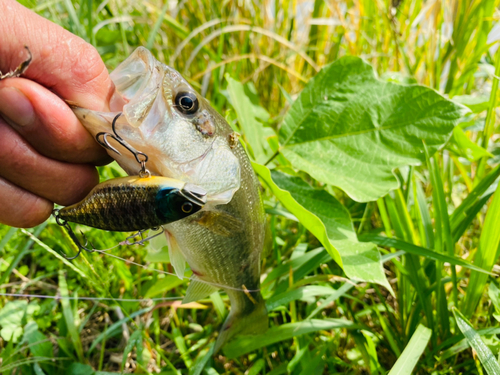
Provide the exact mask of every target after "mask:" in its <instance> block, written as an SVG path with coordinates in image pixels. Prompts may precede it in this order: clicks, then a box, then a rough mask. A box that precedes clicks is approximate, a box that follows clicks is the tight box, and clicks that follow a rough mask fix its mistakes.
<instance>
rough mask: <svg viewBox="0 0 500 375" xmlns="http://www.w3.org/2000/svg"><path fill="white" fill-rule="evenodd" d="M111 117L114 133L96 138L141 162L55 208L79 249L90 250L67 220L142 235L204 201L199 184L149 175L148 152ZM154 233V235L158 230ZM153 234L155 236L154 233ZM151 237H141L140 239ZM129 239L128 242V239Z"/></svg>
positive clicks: (185, 214)
mask: <svg viewBox="0 0 500 375" xmlns="http://www.w3.org/2000/svg"><path fill="white" fill-rule="evenodd" d="M120 115H121V114H119V115H117V116H116V117H115V118H114V119H113V124H112V129H113V134H110V133H99V134H97V135H96V139H97V141H98V142H99V143H100V144H101V145H102V146H103V147H105V148H108V149H111V150H113V151H114V152H116V153H118V154H119V153H120V152H119V151H118V150H116V149H115V148H114V147H113V146H111V145H110V144H109V141H108V138H112V139H114V140H115V141H116V142H118V143H120V144H121V145H122V146H124V147H125V148H126V149H127V150H128V151H130V152H131V153H132V154H134V156H135V158H136V160H137V162H138V163H139V164H140V165H141V171H140V172H139V176H130V177H121V178H115V179H111V180H108V181H105V182H102V183H100V184H99V185H97V186H96V187H94V189H92V191H91V192H90V193H89V194H88V195H87V196H86V197H85V198H84V199H83V200H82V201H80V202H78V203H76V204H74V205H71V206H67V207H64V208H62V209H56V210H54V212H53V216H54V217H55V219H56V222H57V223H58V224H59V225H61V226H63V227H65V228H66V230H67V231H68V233H69V235H70V237H71V238H72V239H73V241H74V242H75V243H76V245H77V246H78V248H79V251H78V254H77V255H76V256H74V257H72V258H68V259H74V258H76V257H77V256H78V255H79V254H80V252H81V250H86V251H93V249H88V248H87V247H86V244H85V245H82V244H81V243H80V242H79V241H78V239H77V237H76V235H75V234H74V232H73V230H72V229H71V227H70V226H69V224H68V223H69V222H72V223H77V224H83V225H87V226H89V227H94V228H98V229H103V230H109V231H117V232H132V231H134V232H137V234H136V235H133V236H130V237H129V238H133V237H136V236H137V235H139V234H140V235H141V237H142V234H143V233H144V231H145V230H147V229H153V228H154V229H158V228H161V227H162V225H165V224H169V223H172V222H174V221H177V220H181V219H183V218H185V217H187V216H189V215H192V214H194V213H196V212H198V211H200V210H201V209H202V208H203V206H204V205H205V203H206V201H207V197H206V196H207V193H206V191H205V190H204V189H202V188H200V187H199V186H196V185H193V184H190V183H185V182H183V181H180V180H176V179H173V178H168V177H161V176H151V173H150V172H149V171H148V170H147V169H146V162H147V160H148V156H147V155H146V154H145V153H143V152H141V151H138V150H136V149H134V148H133V147H132V146H131V145H130V144H128V143H127V142H125V141H124V140H123V139H122V138H121V137H120V136H119V135H118V133H117V132H116V128H115V124H116V120H117V119H118V117H119V116H120ZM161 233H162V232H160V233H157V234H156V235H155V236H157V235H159V234H161ZM155 236H154V237H155ZM151 238H152V237H149V238H146V239H144V238H143V239H142V240H141V241H139V242H135V243H143V242H145V241H147V240H149V239H151ZM127 243H128V242H127Z"/></svg>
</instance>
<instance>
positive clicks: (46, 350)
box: [0, 0, 500, 375]
mask: <svg viewBox="0 0 500 375" xmlns="http://www.w3.org/2000/svg"><path fill="white" fill-rule="evenodd" d="M22 2H23V3H25V4H26V5H27V6H28V7H30V8H32V9H34V10H35V11H36V12H38V13H39V14H40V15H42V16H44V17H46V18H48V19H50V20H51V21H53V22H56V23H59V24H61V25H62V26H63V27H65V28H67V29H69V30H71V31H72V32H73V33H75V34H77V35H79V36H81V37H83V38H84V39H86V40H87V41H89V42H90V43H92V44H94V45H95V46H96V47H97V48H98V50H99V52H100V53H101V55H102V57H103V59H104V61H105V62H106V64H107V66H108V67H109V69H113V68H114V67H116V66H117V65H118V64H119V63H120V62H121V61H122V60H124V59H125V58H126V57H127V56H128V55H129V54H130V52H131V51H133V49H134V48H135V47H137V46H141V45H142V46H148V48H150V50H151V51H152V52H153V53H154V54H155V56H156V57H157V58H158V59H159V60H160V61H162V62H165V63H167V64H169V65H171V66H173V67H174V68H175V69H177V70H179V71H180V72H181V73H183V74H184V76H185V77H186V78H188V79H189V80H190V83H191V84H192V85H193V86H194V87H195V88H197V89H198V90H199V91H200V92H202V94H203V95H205V96H206V97H207V98H208V99H209V100H210V101H211V103H212V105H213V106H214V107H215V108H216V109H217V110H218V111H219V112H220V113H221V114H223V115H224V116H225V117H226V118H227V119H228V121H229V122H230V123H231V124H232V125H234V126H236V127H239V129H240V130H242V133H244V139H245V141H247V142H248V144H249V145H250V153H251V154H252V155H254V156H255V157H256V158H257V155H262V158H263V159H262V160H258V161H259V162H260V163H265V162H266V161H268V160H270V159H271V158H272V161H271V162H270V164H269V165H268V166H270V167H271V166H272V167H273V168H275V169H279V170H280V171H282V172H285V173H289V174H294V175H295V176H298V177H300V178H301V179H302V180H304V181H306V182H307V183H309V184H310V185H311V186H312V187H314V188H321V189H325V190H324V191H327V192H328V193H330V194H331V199H334V198H333V197H335V198H336V200H335V202H337V201H338V202H339V204H341V205H342V206H343V207H344V208H345V209H346V211H348V213H349V214H350V216H351V218H352V221H353V223H354V228H353V231H355V233H356V234H357V235H358V238H359V239H360V241H362V242H363V241H364V242H368V241H371V242H372V243H375V244H377V245H378V246H379V248H380V251H381V254H382V259H381V261H382V262H383V265H384V272H385V275H386V276H387V279H388V281H389V283H390V285H391V287H392V288H393V290H394V295H391V293H390V292H389V291H388V290H387V289H386V288H384V287H381V286H379V285H377V284H375V283H365V282H353V281H350V280H348V279H347V278H346V275H345V274H344V272H343V271H342V269H341V268H340V267H339V266H338V265H337V264H336V263H335V262H333V261H332V260H331V259H332V258H331V252H330V253H329V251H332V250H331V249H329V248H328V246H326V247H327V248H328V249H327V250H328V251H327V250H325V249H323V247H322V243H325V241H328V238H329V239H330V240H331V241H332V243H334V241H333V240H332V235H331V233H330V232H329V233H326V234H324V238H323V237H321V236H322V233H323V232H325V230H324V229H322V228H320V227H318V225H316V224H315V225H316V226H315V227H314V228H315V229H314V230H313V231H314V234H315V235H316V236H317V237H315V236H314V235H313V234H312V233H311V232H309V231H308V230H307V229H306V228H308V229H309V230H311V228H313V226H312V224H311V223H309V222H307V223H306V224H307V225H304V224H303V220H304V219H302V217H300V215H298V214H297V213H296V212H298V211H294V209H295V208H294V207H295V206H294V205H296V204H298V203H297V202H296V201H293V202H295V203H293V202H291V201H288V202H289V204H288V205H287V204H286V202H287V201H286V199H288V200H289V199H293V198H296V200H299V201H300V199H299V198H300V197H297V196H296V195H295V196H294V195H293V194H294V192H293V191H291V196H292V198H289V197H287V198H284V199H285V200H279V199H282V198H279V197H278V198H279V199H278V198H277V195H275V194H273V193H272V191H274V192H276V191H278V190H276V189H277V188H278V187H273V186H269V185H268V182H269V181H265V183H264V184H263V185H264V186H265V190H264V196H263V198H264V203H265V208H266V211H267V212H268V216H267V217H268V227H269V229H270V230H269V236H268V240H267V242H266V248H265V251H264V254H263V256H262V275H263V276H262V280H263V282H262V292H263V295H264V298H265V299H266V302H267V305H268V308H269V310H270V312H269V317H270V325H271V328H270V330H271V331H270V333H268V334H267V335H263V336H262V337H257V338H253V339H249V338H245V337H241V338H237V339H236V340H235V342H234V343H233V345H232V346H231V347H229V348H228V349H227V351H226V352H223V353H221V354H218V355H216V356H215V357H212V356H211V353H210V350H211V348H212V346H213V343H214V340H215V338H216V334H217V331H218V329H219V328H220V325H221V323H222V322H223V320H224V317H225V316H226V315H227V312H228V308H229V301H228V298H227V296H226V295H225V294H223V293H220V294H219V293H216V294H214V295H212V296H210V298H207V299H205V300H202V301H199V302H198V303H195V304H191V305H189V306H186V307H184V306H180V300H181V299H182V296H183V295H184V293H185V291H186V288H187V285H188V282H187V281H186V280H185V281H180V280H178V279H177V278H176V277H173V276H170V275H165V274H163V273H161V272H158V271H157V270H160V271H164V272H173V270H172V267H171V266H170V264H168V263H164V262H162V260H163V259H164V258H162V254H161V253H160V254H153V253H148V248H147V247H140V246H131V247H121V248H117V249H113V250H111V251H110V252H109V253H111V254H114V255H117V256H119V257H122V258H124V259H126V260H129V261H133V262H134V264H132V263H126V262H125V261H123V260H120V259H116V258H113V257H111V256H109V255H106V254H95V253H94V254H87V253H84V254H82V256H81V257H79V258H78V259H76V260H74V261H73V262H67V261H65V260H64V259H63V258H62V257H61V256H60V255H59V254H60V253H61V252H73V251H75V249H74V248H72V247H71V241H70V239H69V237H68V236H67V235H66V234H65V232H64V231H63V230H62V228H61V227H59V226H58V225H56V223H55V222H54V221H53V220H52V219H51V220H49V221H48V222H47V223H44V224H43V225H41V226H39V227H37V228H34V229H30V230H21V229H13V228H9V227H6V226H0V293H13V294H36V295H50V296H54V295H60V296H61V297H64V296H71V297H72V299H59V300H57V299H43V298H30V299H26V298H19V297H5V296H0V308H2V310H0V327H1V328H2V330H1V331H0V335H1V337H2V338H0V358H1V359H0V373H5V374H30V375H31V374H36V375H38V374H92V373H93V371H106V372H121V371H125V372H133V373H159V372H160V373H162V374H176V373H180V374H188V373H189V374H210V375H211V374H225V373H228V374H233V373H234V374H273V375H277V374H285V373H292V374H321V373H324V374H335V373H339V374H386V373H389V371H390V374H391V375H393V374H410V373H415V374H483V373H485V374H486V373H488V372H487V371H493V372H489V373H490V374H492V373H496V372H494V371H495V369H496V368H498V363H496V362H495V364H492V362H491V361H492V360H493V361H495V358H498V356H499V353H500V341H499V339H498V336H497V334H498V333H500V325H499V320H500V302H499V301H500V292H499V288H498V282H497V280H496V278H495V276H493V277H492V276H491V275H488V274H485V273H481V272H478V271H477V270H476V271H474V270H471V268H470V266H469V265H470V264H471V263H473V264H474V266H478V267H482V268H485V269H486V270H487V271H493V272H496V271H497V269H498V268H497V265H496V264H497V262H498V255H499V254H498V252H499V250H500V249H499V241H500V240H499V238H500V237H499V233H500V230H499V229H500V228H499V225H500V224H499V221H498V217H499V215H500V203H499V202H500V195H499V193H498V190H499V189H500V188H498V187H497V186H498V185H497V182H498V176H499V175H500V167H498V166H497V164H498V161H499V157H498V155H499V151H498V150H499V148H498V126H497V124H496V121H495V120H496V104H497V97H498V81H497V80H496V79H495V78H494V75H493V72H495V75H496V76H498V75H499V72H500V52H496V53H495V52H493V50H490V48H491V47H492V45H490V44H488V39H487V36H488V34H489V33H490V31H491V28H492V27H493V25H494V24H495V23H497V22H498V21H497V19H498V11H497V7H498V5H499V3H500V1H498V0H485V1H478V0H476V1H465V0H448V1H426V2H424V1H422V0H402V1H396V2H394V1H393V2H392V3H391V2H390V1H387V0H383V1H372V0H359V1H343V2H340V1H331V2H324V1H319V0H316V1H314V2H308V3H306V2H302V1H284V2H280V4H279V6H277V7H276V6H274V4H275V2H272V1H267V0H264V1H263V2H262V3H260V2H251V1H238V2H227V3H224V5H223V6H221V5H220V2H216V1H209V0H199V1H196V2H194V1H186V2H180V1H179V2H166V3H165V4H164V3H162V2H156V1H152V2H147V3H143V2H132V1H129V2H126V1H121V0H116V1H114V0H112V1H109V2H103V3H99V2H94V1H92V0H87V1H80V2H78V1H69V0H64V1H57V0H56V1H53V0H47V1H40V2H34V1H22ZM395 3H398V4H397V8H395V9H392V5H391V4H395ZM309 14H311V15H309ZM305 15H307V16H305ZM496 45H498V44H495V46H496ZM499 51H500V49H499ZM345 55H353V56H359V57H362V58H363V59H365V60H366V61H367V62H369V63H370V64H371V65H372V66H373V67H374V69H375V71H376V72H377V73H378V74H379V76H380V77H382V78H383V79H384V80H391V81H394V82H400V83H414V82H416V83H420V84H424V85H427V86H429V87H432V88H434V89H436V90H438V91H439V92H440V93H442V94H445V95H447V96H448V97H450V98H455V99H456V100H457V101H460V102H461V103H466V104H467V105H468V106H469V107H470V108H471V113H470V114H468V115H467V116H466V117H465V118H463V119H462V120H461V123H460V124H459V125H458V126H459V127H460V128H461V129H462V130H463V131H462V133H463V135H464V137H460V134H459V135H456V136H455V135H454V136H453V138H452V139H451V140H450V141H449V142H448V144H447V146H446V147H445V148H443V149H441V150H440V151H438V152H437V153H435V154H432V153H430V154H429V153H428V154H427V155H425V157H423V159H422V160H424V162H423V163H422V165H419V166H412V167H403V168H400V169H398V170H396V176H397V178H398V180H399V182H400V187H399V188H398V189H396V190H393V191H391V192H390V193H388V194H387V195H385V196H384V197H381V198H379V199H378V200H375V201H370V202H367V203H360V202H356V201H354V200H352V199H351V198H349V196H348V195H347V194H345V193H344V192H342V191H341V190H340V189H337V188H335V187H332V186H326V185H325V184H324V183H322V182H321V181H317V180H315V179H313V178H312V177H311V176H310V175H309V174H306V173H305V172H303V171H298V170H297V168H294V166H293V165H291V164H290V162H289V161H288V160H287V159H285V157H284V155H283V154H282V153H280V152H276V151H277V150H278V138H277V136H276V134H277V133H279V130H280V128H281V127H282V120H283V118H284V116H285V113H286V112H287V110H288V108H289V107H290V105H291V102H292V101H293V100H295V99H296V98H297V95H298V94H299V93H300V92H301V91H302V90H303V89H304V87H305V85H306V83H307V82H308V81H309V80H310V79H311V78H312V77H314V76H315V75H316V74H317V72H318V70H319V69H320V68H322V67H323V66H325V65H326V64H328V63H331V62H333V61H336V60H338V59H339V58H340V57H342V56H345ZM228 77H230V78H228ZM237 81H239V82H241V83H246V84H248V85H245V86H244V88H242V87H241V86H238V85H239V84H238V82H237ZM237 90H240V91H237ZM235 92H239V94H238V95H240V96H235ZM252 92H253V94H252ZM241 95H244V96H241ZM238 98H240V99H242V98H243V99H244V100H246V101H245V102H244V103H246V104H245V105H241V103H235V102H234V101H235V100H236V99H238ZM243 99H242V100H243ZM231 101H232V102H233V103H231ZM252 103H253V104H252ZM250 105H255V108H256V109H257V110H258V111H260V112H258V115H255V118H249V116H251V115H252V114H251V113H244V112H243V111H244V110H245V108H248V106H250ZM243 114H244V117H242V115H243ZM252 126H259V127H260V129H261V132H264V134H263V135H261V136H260V138H259V133H258V132H251V131H248V130H245V129H252V128H251V127H252ZM249 127H250V128H249ZM457 132H458V130H457ZM264 138H265V142H263V143H261V142H262V139H264ZM481 148H482V149H481ZM484 149H487V150H488V151H489V154H488V153H486V152H484ZM100 172H101V177H102V179H109V178H112V177H116V176H118V175H119V173H120V172H119V171H118V170H117V168H116V167H115V166H113V165H112V166H107V167H101V168H100ZM271 181H272V180H271ZM276 181H277V180H275V182H276ZM280 187H281V186H280ZM273 188H274V189H275V190H272V189H273ZM284 202H285V203H284ZM290 202H291V203H290ZM335 202H330V203H329V204H331V205H332V207H333V206H334V205H336V204H337V203H335ZM299 203H300V202H299ZM305 208H306V209H309V210H310V211H311V212H313V213H315V214H317V216H319V217H320V219H321V218H322V217H321V216H320V214H319V213H317V212H316V211H315V210H314V209H313V208H311V207H305ZM299 209H300V208H299ZM292 211H293V212H292ZM320 219H318V220H320ZM301 220H302V221H301ZM311 220H313V219H311ZM81 229H82V230H84V231H85V233H86V235H87V236H88V237H89V238H90V239H91V241H92V243H93V244H94V245H95V247H96V248H102V249H105V248H110V247H112V246H114V245H116V244H117V243H118V242H120V241H122V240H123V234H119V233H104V234H103V232H100V231H97V230H94V229H89V228H81ZM327 230H328V228H327ZM322 231H323V232H322ZM327 235H328V236H329V237H328V236H327ZM325 238H326V239H325ZM334 244H335V243H334ZM335 246H336V245H335ZM137 264H138V265H137ZM140 265H145V267H141V266H140ZM146 296H147V297H153V298H159V299H161V300H154V301H141V300H142V299H144V298H145V297H146ZM85 297H92V298H99V299H100V300H92V299H91V300H88V299H85ZM457 311H458V312H457ZM2 312H3V314H2ZM454 313H455V314H454ZM35 323H36V324H35ZM425 327H427V328H428V329H430V332H432V334H430V333H429V330H427V329H426V328H425ZM468 327H469V328H468ZM471 329H472V330H471ZM462 331H463V332H464V334H465V336H464V334H462ZM6 337H7V338H9V337H10V338H9V339H8V340H7V339H6ZM470 346H472V347H474V348H475V349H476V348H479V349H476V350H482V354H483V356H477V357H476V356H475V355H473V352H472V350H471V348H470ZM485 347H486V348H489V349H488V350H489V351H490V352H488V350H485V349H484V348H485ZM491 354H492V355H491ZM492 356H493V357H494V358H493V357H492ZM483 358H485V359H484V360H483ZM492 358H493V359H492ZM481 361H483V363H482V362H481ZM484 361H486V362H484ZM412 366H415V368H414V370H413V372H411V371H412V369H411V368H412ZM483 366H485V367H483ZM492 369H493V370H492ZM97 373H98V372H97Z"/></svg>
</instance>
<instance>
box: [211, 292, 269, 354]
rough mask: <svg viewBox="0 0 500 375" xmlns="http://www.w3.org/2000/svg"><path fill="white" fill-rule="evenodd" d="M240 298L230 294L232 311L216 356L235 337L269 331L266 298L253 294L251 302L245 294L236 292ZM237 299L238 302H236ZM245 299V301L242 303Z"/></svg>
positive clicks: (225, 323) (220, 333) (221, 332)
mask: <svg viewBox="0 0 500 375" xmlns="http://www.w3.org/2000/svg"><path fill="white" fill-rule="evenodd" d="M236 293H238V294H239V296H237V297H236V296H234V295H233V293H229V292H228V295H229V298H230V299H231V311H230V313H229V315H228V316H227V318H226V320H225V322H224V324H223V325H222V328H221V330H220V332H219V337H217V341H216V342H215V347H214V354H215V353H217V352H218V351H219V349H220V348H221V347H222V346H223V345H225V344H226V343H227V342H228V341H229V340H231V338H233V337H234V336H235V335H237V334H238V335H255V334H258V333H263V332H265V331H266V330H267V328H268V326H269V323H268V318H267V309H266V304H265V301H264V298H262V295H261V294H260V292H257V293H252V296H251V297H252V300H253V301H252V300H250V299H249V298H248V297H247V296H246V295H245V294H244V293H242V292H236ZM235 299H237V301H234V300H235ZM242 299H243V301H242Z"/></svg>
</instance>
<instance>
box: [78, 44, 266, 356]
mask: <svg viewBox="0 0 500 375" xmlns="http://www.w3.org/2000/svg"><path fill="white" fill-rule="evenodd" d="M111 78H112V80H113V82H114V83H115V86H116V93H115V95H114V96H113V98H112V100H111V102H110V108H111V112H110V113H104V112H94V111H90V110H87V109H83V108H79V107H73V110H74V112H75V114H76V115H77V116H78V118H79V119H80V121H81V122H82V124H83V125H84V126H85V127H86V128H87V130H89V132H90V133H92V134H93V135H94V136H95V135H96V134H98V133H99V132H111V121H112V119H113V118H114V117H115V115H116V114H117V113H119V112H122V113H123V116H121V117H120V119H119V120H118V122H117V126H116V130H117V132H118V134H120V136H121V137H122V138H123V139H124V140H125V141H127V142H128V143H129V144H131V145H132V146H133V147H134V148H136V149H137V150H139V151H142V152H144V153H146V154H147V155H148V157H149V160H148V162H147V168H148V169H149V171H150V172H151V173H152V174H153V175H158V176H165V177H170V178H174V179H177V180H181V181H184V182H188V183H192V184H194V185H197V186H200V187H201V188H203V189H205V190H206V191H207V197H208V198H207V203H206V205H205V206H204V208H203V209H202V210H201V211H200V212H198V213H196V214H193V215H191V216H189V217H187V218H185V219H182V220H179V221H176V222H174V223H171V224H168V225H165V226H164V228H165V230H166V233H167V239H168V243H169V252H170V254H171V261H172V264H173V266H174V268H175V269H176V273H177V274H178V275H179V276H182V275H183V274H184V269H183V267H184V266H183V265H184V263H185V261H184V259H185V260H186V261H187V263H188V264H189V266H190V267H191V269H192V271H193V274H194V275H195V276H194V277H193V279H192V281H191V283H190V286H189V287H188V291H187V293H186V297H185V299H184V302H189V301H194V300H197V299H200V298H203V297H205V296H207V295H209V294H210V293H212V292H213V291H214V290H217V289H219V288H222V289H223V290H225V291H226V292H227V294H228V296H229V298H230V301H231V312H230V314H229V316H228V317H227V319H226V321H225V322H224V324H223V327H222V329H221V331H220V334H219V337H218V339H217V342H216V345H215V352H216V351H218V350H219V349H220V347H221V346H222V345H223V344H225V343H226V342H227V341H228V340H229V339H231V337H233V336H234V335H236V334H240V333H241V334H254V333H261V332H263V331H264V330H265V329H266V328H267V325H268V320H267V311H266V308H265V304H264V300H263V298H262V296H261V294H260V291H259V287H260V254H261V252H262V248H263V243H264V223H265V218H264V210H263V206H262V201H261V197H260V193H259V183H258V180H257V178H256V176H255V174H254V172H253V169H252V167H251V164H250V161H249V159H248V156H247V155H246V153H245V151H244V149H243V147H242V146H241V144H240V143H239V142H235V141H234V140H235V136H234V132H233V131H232V129H231V128H230V126H229V125H228V124H227V122H226V121H225V120H224V118H223V117H222V116H220V115H219V114H218V113H217V112H216V111H215V110H214V109H213V108H212V107H211V106H210V104H209V103H208V101H207V100H205V99H204V98H203V97H201V96H200V95H199V94H198V93H196V92H195V91H194V89H193V88H192V87H191V86H190V85H189V84H188V83H187V81H186V80H185V79H184V78H182V76H181V75H180V74H179V73H178V72H177V71H175V70H174V69H172V68H170V67H168V66H166V65H164V64H162V63H160V62H159V61H157V60H156V59H154V57H153V56H152V55H151V53H150V52H149V51H148V50H146V49H145V48H142V47H140V48H138V49H137V50H136V51H135V52H134V53H133V54H132V55H131V56H130V57H129V58H127V59H126V60H125V61H124V62H123V63H122V64H121V65H120V66H118V67H117V68H116V69H115V70H114V71H113V72H112V73H111ZM111 143H113V141H111ZM113 146H114V147H116V148H117V149H118V150H120V151H121V150H122V149H121V148H120V145H119V144H118V143H114V144H113ZM110 155H111V157H113V158H115V159H116V160H117V162H118V163H119V164H120V165H121V166H122V167H123V168H124V169H125V171H126V172H127V173H128V174H129V175H136V174H137V173H138V172H139V170H140V165H139V164H138V163H137V162H136V160H135V159H134V157H133V156H132V155H131V154H130V153H129V152H126V151H125V152H122V153H121V155H117V154H115V153H113V152H110Z"/></svg>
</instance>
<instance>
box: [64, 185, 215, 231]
mask: <svg viewBox="0 0 500 375" xmlns="http://www.w3.org/2000/svg"><path fill="white" fill-rule="evenodd" d="M205 200H206V197H205V192H204V190H202V189H200V188H199V187H197V186H195V185H192V184H186V183H185V182H183V181H180V180H174V179H172V178H168V177H159V176H150V177H140V176H132V177H121V178H114V179H111V180H108V181H104V182H102V183H100V184H98V185H97V186H95V187H94V188H93V189H92V190H91V191H90V193H89V194H88V195H87V196H86V197H85V198H84V199H82V200H81V201H80V202H78V203H75V204H73V205H71V206H67V207H64V208H62V209H58V210H57V213H56V218H57V220H58V222H72V223H78V224H83V225H87V226H90V227H94V228H98V229H103V230H109V231H117V232H132V231H142V230H145V229H150V228H156V227H160V226H161V225H165V224H168V223H171V222H174V221H177V220H181V219H183V218H185V217H187V216H189V215H192V214H195V213H196V212H198V211H200V210H201V209H202V208H203V205H204V202H205Z"/></svg>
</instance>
